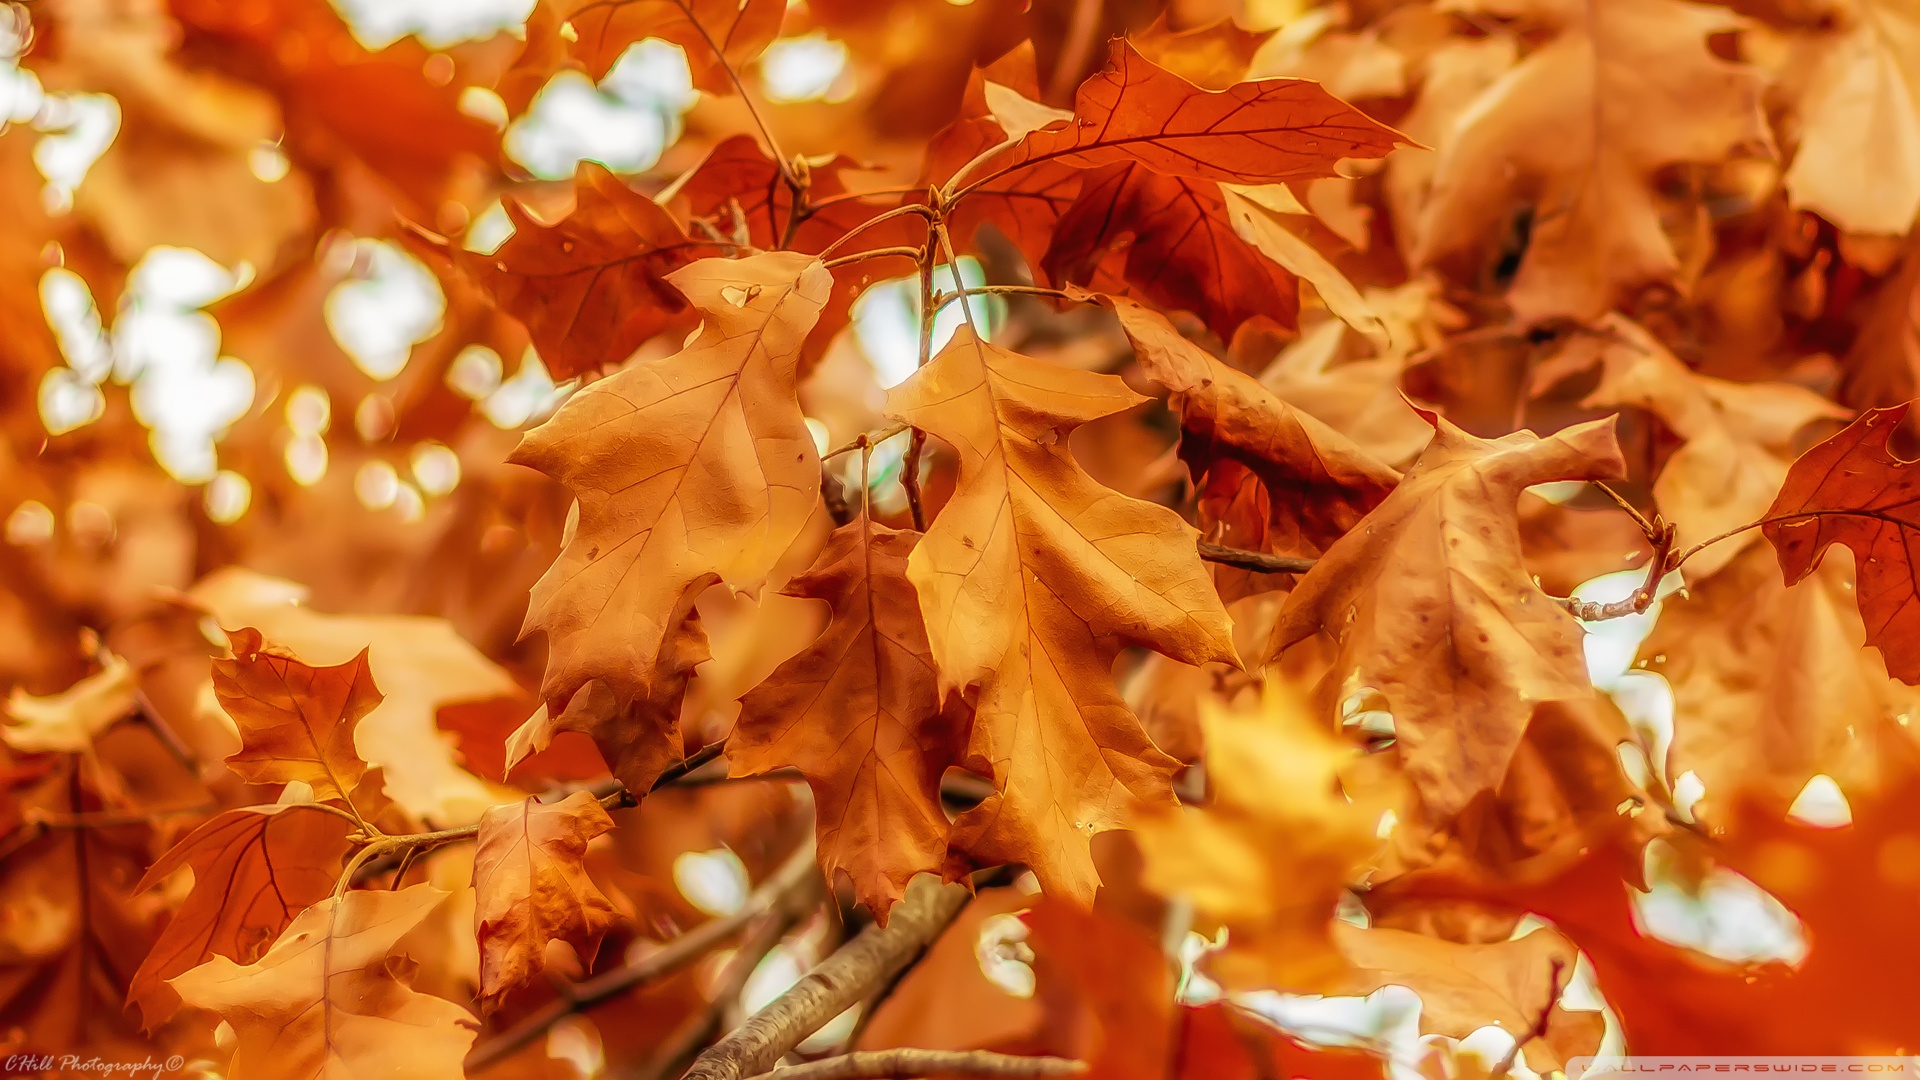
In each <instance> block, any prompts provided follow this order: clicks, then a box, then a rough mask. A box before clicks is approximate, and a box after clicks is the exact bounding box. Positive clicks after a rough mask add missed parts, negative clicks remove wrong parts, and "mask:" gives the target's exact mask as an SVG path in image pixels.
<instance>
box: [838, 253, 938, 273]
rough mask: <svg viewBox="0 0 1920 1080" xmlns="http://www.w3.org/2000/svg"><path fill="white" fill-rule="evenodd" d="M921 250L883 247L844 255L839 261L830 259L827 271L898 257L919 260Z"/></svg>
mask: <svg viewBox="0 0 1920 1080" xmlns="http://www.w3.org/2000/svg"><path fill="white" fill-rule="evenodd" d="M920 250H921V249H919V248H916V247H883V248H874V249H873V250H872V251H857V252H854V253H853V254H852V255H842V256H840V257H839V258H837V259H828V260H827V269H829V270H832V269H834V268H836V267H841V266H846V265H848V264H850V263H857V262H862V261H864V260H867V259H884V258H888V257H890V256H896V255H897V256H900V257H902V258H907V259H918V258H919V257H920Z"/></svg>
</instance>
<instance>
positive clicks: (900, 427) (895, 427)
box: [820, 424, 907, 461]
mask: <svg viewBox="0 0 1920 1080" xmlns="http://www.w3.org/2000/svg"><path fill="white" fill-rule="evenodd" d="M905 430H907V425H905V424H889V425H887V426H886V427H883V428H881V429H880V430H879V431H863V432H861V433H860V434H858V435H855V436H854V437H853V439H852V440H851V441H849V442H846V443H843V444H841V445H839V446H836V447H834V448H833V449H831V450H829V451H827V452H826V453H824V454H821V455H820V460H821V461H828V460H831V459H833V458H837V457H839V456H840V455H841V454H851V453H853V452H854V451H855V450H865V449H868V448H869V447H874V446H879V445H880V444H881V443H883V442H886V441H887V440H888V439H891V438H893V437H894V436H895V435H898V434H900V433H901V432H903V431H905Z"/></svg>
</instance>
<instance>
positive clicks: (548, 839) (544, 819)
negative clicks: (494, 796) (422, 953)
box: [473, 791, 616, 1012]
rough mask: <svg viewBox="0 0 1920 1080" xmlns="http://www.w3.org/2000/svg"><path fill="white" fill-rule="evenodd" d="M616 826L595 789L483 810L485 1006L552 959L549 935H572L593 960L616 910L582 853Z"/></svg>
mask: <svg viewBox="0 0 1920 1080" xmlns="http://www.w3.org/2000/svg"><path fill="white" fill-rule="evenodd" d="M612 828H613V819H612V818H611V817H608V816H607V812H606V810H605V809H603V808H602V807H601V806H600V801H599V800H598V799H596V798H595V797H594V796H593V793H592V792H589V791H576V792H574V793H573V794H572V795H569V796H567V797H566V798H565V799H562V800H561V801H559V802H556V803H542V802H540V801H538V800H536V799H533V798H531V797H529V798H527V799H525V800H523V801H521V802H519V803H516V804H514V805H510V806H496V807H494V808H493V809H491V810H488V811H487V812H486V813H485V814H483V815H481V817H480V839H479V850H478V851H477V852H476V853H475V855H474V857H473V891H474V893H475V895H476V906H475V908H474V915H473V918H474V923H473V927H474V937H475V938H476V939H478V941H479V942H480V1001H481V1006H482V1008H483V1010H484V1011H487V1012H491V1011H492V1010H493V1009H494V1008H495V1007H496V1006H498V1005H499V1003H500V999H501V998H502V997H503V996H504V995H505V994H506V992H507V991H509V990H511V989H513V988H514V987H516V986H519V985H521V984H522V983H524V982H526V981H527V980H529V979H531V978H533V976H534V975H535V974H536V973H537V972H539V971H540V969H541V968H543V967H545V966H546V951H547V945H548V943H549V942H554V941H564V942H566V943H567V944H568V945H571V946H573V950H574V952H575V953H577V954H578V955H579V957H580V962H581V963H582V965H585V966H591V965H592V963H593V958H594V954H595V953H597V952H598V951H599V949H600V939H601V937H602V936H604V935H605V934H606V932H607V928H608V927H610V926H612V925H613V922H614V920H615V918H616V916H615V914H614V910H613V905H612V904H611V903H609V902H608V901H607V898H606V896H604V895H602V893H601V892H600V888H599V886H597V885H595V884H594V883H593V879H592V878H589V877H588V876H587V868H586V864H585V862H584V861H583V860H584V859H585V858H586V854H587V844H588V842H590V841H591V840H592V839H593V838H594V837H596V836H599V835H600V834H601V833H604V832H606V831H608V830H609V829H612Z"/></svg>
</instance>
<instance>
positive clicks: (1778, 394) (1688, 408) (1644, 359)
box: [1534, 315, 1847, 582]
mask: <svg viewBox="0 0 1920 1080" xmlns="http://www.w3.org/2000/svg"><path fill="white" fill-rule="evenodd" d="M1596 366H1597V367H1599V369H1600V383H1599V385H1598V386H1596V387H1594V389H1593V390H1591V391H1590V392H1588V394H1587V396H1586V399H1585V400H1584V401H1583V402H1582V404H1584V405H1586V406H1588V407H1591V408H1599V409H1618V408H1628V407H1633V408H1642V409H1647V410H1649V411H1651V412H1652V413H1654V414H1655V415H1656V416H1658V417H1660V419H1661V421H1662V422H1664V423H1665V424H1666V425H1667V427H1668V428H1670V429H1671V430H1672V431H1673V433H1674V434H1675V435H1678V436H1679V437H1680V438H1681V439H1683V440H1685V441H1684V443H1683V445H1682V446H1681V447H1680V448H1679V449H1678V450H1676V451H1674V453H1673V454H1672V456H1670V457H1668V458H1667V461H1666V464H1665V465H1664V466H1663V467H1662V468H1661V470H1660V475H1659V476H1658V477H1656V478H1655V479H1654V483H1653V498H1654V504H1655V505H1656V506H1658V507H1659V508H1660V512H1661V513H1662V514H1663V515H1665V516H1666V518H1667V520H1669V521H1672V522H1673V523H1674V528H1675V531H1676V534H1677V536H1678V543H1677V546H1678V547H1679V548H1680V549H1681V550H1685V549H1687V548H1689V547H1692V546H1693V545H1694V544H1696V543H1698V542H1700V541H1702V540H1705V539H1707V538H1708V537H1712V536H1719V535H1720V534H1722V533H1725V532H1728V531H1730V530H1733V529H1736V528H1738V527H1740V526H1741V525H1745V524H1746V523H1748V522H1750V521H1757V520H1759V519H1760V517H1761V516H1762V515H1763V514H1765V513H1766V510H1767V505H1768V504H1769V503H1771V502H1772V501H1773V499H1774V496H1775V495H1777V494H1778V493H1779V491H1780V484H1781V482H1782V481H1783V480H1785V479H1786V475H1787V468H1786V466H1787V461H1788V459H1789V458H1790V457H1791V456H1792V451H1793V438H1794V436H1795V434H1797V433H1798V432H1799V431H1800V430H1801V429H1802V428H1804V427H1805V426H1806V425H1808V424H1810V423H1812V422H1814V421H1815V420H1820V419H1844V418H1845V417H1846V416H1847V411H1846V410H1845V409H1842V408H1840V407H1839V406H1838V405H1835V404H1834V403H1833V402H1831V401H1828V400H1827V399H1825V398H1823V397H1821V396H1820V395H1818V394H1816V393H1814V392H1813V391H1811V390H1807V389H1805V388H1803V387H1799V386H1793V385H1790V384H1785V383H1732V382H1727V381H1726V380H1724V379H1715V378H1710V377H1707V376H1703V375H1696V374H1694V373H1693V372H1692V371H1689V370H1688V369H1687V367H1686V365H1684V364H1682V363H1681V362H1680V361H1679V360H1677V359H1675V358H1674V356H1673V354H1672V353H1670V352H1668V351H1667V350H1666V349H1665V348H1663V347H1662V346H1661V345H1660V343H1659V342H1658V341H1657V340H1655V339H1654V338H1653V336H1652V335H1651V334H1648V333H1647V332H1646V330H1645V329H1643V328H1642V327H1640V326H1639V325H1637V324H1635V323H1633V322H1632V321H1630V320H1628V319H1625V318H1623V317H1621V316H1619V315H1608V316H1606V317H1604V318H1602V319H1601V320H1600V321H1599V322H1598V323H1597V324H1596V325H1595V327H1594V332H1593V333H1591V334H1579V335H1576V336H1575V338H1574V339H1573V340H1572V341H1570V342H1569V343H1568V344H1567V346H1566V348H1565V349H1563V350H1562V351H1561V353H1560V354H1559V355H1558V356H1556V357H1554V358H1553V359H1551V360H1549V361H1547V362H1546V363H1544V364H1542V365H1541V366H1540V367H1539V368H1537V369H1536V370H1535V373H1534V386H1535V388H1536V390H1537V389H1539V388H1543V387H1546V386H1549V385H1551V384H1552V383H1553V382H1555V381H1557V380H1558V379H1561V378H1564V377H1566V376H1567V375H1569V374H1570V373H1572V372H1577V371H1584V370H1589V369H1591V368H1593V367H1596ZM1755 539H1757V538H1755V537H1752V536H1751V535H1747V536H1739V537H1734V538H1733V539H1731V540H1729V541H1727V542H1724V543H1720V544H1716V545H1714V546H1713V547H1710V548H1707V549H1706V550H1704V551H1701V552H1700V553H1698V554H1697V555H1695V556H1693V557H1692V558H1691V559H1688V560H1687V562H1686V565H1685V567H1684V569H1685V571H1686V575H1687V580H1688V581H1689V582H1697V581H1701V580H1703V579H1705V578H1708V577H1711V576H1712V575H1713V574H1715V573H1716V572H1718V571H1719V570H1720V568H1721V567H1724V566H1725V565H1727V563H1729V562H1731V561H1732V560H1733V558H1734V557H1735V556H1736V555H1738V554H1740V551H1741V549H1742V548H1743V547H1745V546H1746V542H1751V541H1753V540H1755Z"/></svg>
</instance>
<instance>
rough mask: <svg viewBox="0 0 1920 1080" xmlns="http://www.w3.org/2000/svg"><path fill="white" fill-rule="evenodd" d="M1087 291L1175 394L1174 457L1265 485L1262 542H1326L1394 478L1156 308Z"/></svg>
mask: <svg viewBox="0 0 1920 1080" xmlns="http://www.w3.org/2000/svg"><path fill="white" fill-rule="evenodd" d="M1076 295H1080V294H1076ZM1094 299H1096V300H1097V302H1098V303H1100V304H1101V305H1102V306H1104V307H1107V308H1110V309H1111V310H1112V311H1113V312H1114V313H1115V314H1116V315H1118V316H1119V318H1120V328H1121V329H1122V330H1124V331H1125V332H1126V334H1127V338H1128V340H1130V341H1131V342H1132V343H1133V348H1134V356H1135V357H1136V359H1137V360H1138V361H1139V363H1140V366H1141V369H1142V370H1143V371H1144V372H1145V373H1146V375H1147V377H1148V378H1149V379H1151V380H1153V381H1154V382H1155V383H1158V384H1159V385H1161V386H1164V387H1165V388H1166V389H1167V390H1168V392H1169V393H1171V394H1172V395H1173V397H1172V399H1171V404H1172V406H1173V409H1174V411H1175V412H1177V413H1178V414H1179V415H1180V427H1181V431H1182V435H1181V439H1180V456H1181V457H1182V458H1183V459H1184V460H1185V461H1186V462H1187V466H1188V468H1189V469H1191V470H1192V471H1193V474H1194V477H1195V480H1196V482H1198V481H1200V479H1201V477H1202V475H1203V474H1208V473H1210V472H1212V471H1214V470H1215V469H1216V468H1217V465H1218V464H1219V463H1220V462H1223V461H1224V462H1230V463H1237V464H1238V465H1240V466H1243V467H1244V468H1245V470H1246V472H1245V473H1241V472H1239V471H1237V470H1234V471H1232V473H1231V478H1232V480H1233V481H1234V483H1233V484H1232V485H1231V486H1232V487H1233V488H1236V489H1237V488H1238V487H1239V486H1240V484H1239V483H1238V481H1240V480H1241V479H1242V478H1243V477H1245V476H1247V475H1249V474H1250V475H1251V477H1252V478H1253V479H1254V480H1255V481H1256V482H1257V483H1258V484H1259V485H1261V486H1262V487H1264V489H1265V491H1264V493H1263V496H1262V501H1263V502H1264V503H1265V504H1266V507H1267V509H1266V515H1265V520H1266V521H1267V522H1269V523H1271V526H1272V531H1270V532H1269V533H1268V534H1267V540H1266V542H1265V543H1264V544H1263V545H1261V546H1262V547H1263V548H1264V549H1265V550H1270V551H1275V552H1281V553H1285V554H1295V555H1311V554H1317V553H1319V552H1321V551H1324V550H1326V549H1327V547H1329V546H1330V545H1331V544H1332V543H1333V542H1334V541H1336V540H1338V539H1339V538H1340V537H1341V536H1343V535H1345V534H1346V532H1347V531H1348V530H1349V529H1352V528H1353V527H1354V525H1355V524H1357V523H1358V522H1359V521H1360V520H1361V519H1362V518H1364V517H1365V516H1366V515H1367V514H1368V513H1369V512H1371V511H1372V510H1373V509H1374V508H1375V507H1377V506H1379V505H1380V503H1381V502H1382V500H1384V499H1386V497H1387V495H1388V493H1389V492H1391V491H1392V490H1393V489H1394V486H1395V485H1396V484H1398V483H1399V482H1400V474H1399V473H1397V472H1395V471H1394V470H1393V469H1391V468H1389V467H1388V466H1386V465H1384V464H1382V463H1380V462H1379V461H1377V460H1376V459H1375V458H1374V457H1373V456H1372V455H1371V454H1369V453H1367V452H1366V451H1364V450H1362V449H1360V448H1359V447H1358V446H1356V445H1354V444H1353V442H1352V441H1351V440H1349V439H1348V438H1347V437H1346V436H1345V435H1343V434H1341V433H1340V432H1338V431H1336V430H1334V429H1333V428H1330V427H1328V426H1327V425H1325V424H1323V423H1321V422H1320V421H1318V420H1316V419H1314V418H1313V417H1311V416H1309V415H1307V414H1306V413H1303V412H1301V411H1299V410H1298V409H1295V408H1293V407H1292V406H1291V405H1288V404H1287V403H1286V402H1285V401H1282V400H1280V399H1279V398H1278V397H1275V396H1274V394H1273V393H1272V391H1270V390H1268V389H1267V388H1266V387H1264V386H1262V385H1261V384H1260V383H1259V382H1258V381H1256V380H1255V379H1254V378H1253V377H1252V376H1250V375H1247V374H1245V373H1244V372H1241V371H1239V370H1237V369H1235V368H1233V367H1230V366H1228V365H1227V364H1226V363H1224V362H1222V361H1220V360H1218V359H1215V358H1214V357H1213V356H1211V355H1209V354H1208V353H1207V352H1206V351H1205V350H1204V349H1202V348H1200V346H1198V345H1196V344H1194V343H1193V342H1191V341H1189V340H1187V339H1186V338H1185V337H1182V336H1181V335H1180V332H1179V331H1178V330H1176V329H1174V327H1173V324H1172V323H1170V322H1168V321H1167V319H1166V317H1165V316H1163V315H1161V314H1160V313H1159V312H1156V311H1154V310H1152V309H1151V308H1147V307H1143V306H1142V305H1140V304H1137V303H1134V302H1133V301H1131V300H1126V299H1123V298H1118V297H1104V296H1103V297H1094ZM1206 486H1209V487H1210V486H1211V485H1206ZM1203 520H1204V518H1203Z"/></svg>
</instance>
